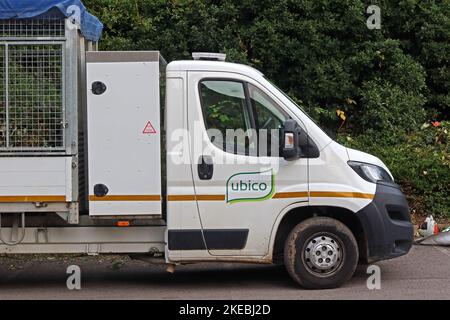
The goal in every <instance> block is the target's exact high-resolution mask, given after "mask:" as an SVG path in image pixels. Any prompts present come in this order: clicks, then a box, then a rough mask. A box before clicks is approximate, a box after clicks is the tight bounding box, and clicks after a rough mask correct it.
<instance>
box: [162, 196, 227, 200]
mask: <svg viewBox="0 0 450 320" xmlns="http://www.w3.org/2000/svg"><path fill="white" fill-rule="evenodd" d="M167 200H168V201H195V200H197V201H224V200H225V195H223V194H199V195H197V196H196V195H182V194H174V195H169V196H167Z"/></svg>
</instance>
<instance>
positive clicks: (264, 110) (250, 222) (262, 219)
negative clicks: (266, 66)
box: [188, 72, 308, 257]
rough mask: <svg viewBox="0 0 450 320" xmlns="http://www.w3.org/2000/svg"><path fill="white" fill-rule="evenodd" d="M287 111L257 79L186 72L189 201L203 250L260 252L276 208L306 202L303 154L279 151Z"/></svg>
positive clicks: (265, 246)
mask: <svg viewBox="0 0 450 320" xmlns="http://www.w3.org/2000/svg"><path fill="white" fill-rule="evenodd" d="M291 117H292V115H291V114H290V113H289V112H288V111H287V110H286V109H285V108H284V107H283V106H282V105H281V103H280V101H279V100H277V98H276V96H275V95H273V94H272V93H271V92H268V91H267V90H266V89H265V88H264V87H263V86H262V85H261V84H260V83H258V82H256V81H254V80H253V79H251V78H248V77H246V76H243V75H238V74H235V73H223V72H220V73H218V72H217V73H216V72H208V73H205V72H188V130H189V132H190V135H191V139H190V141H191V144H190V150H191V152H190V154H191V165H192V174H193V181H194V189H195V201H196V202H197V208H198V214H199V218H200V221H201V226H202V233H203V240H204V242H205V245H206V248H207V250H208V253H209V255H213V256H243V255H245V256H255V257H263V256H265V255H267V253H268V250H269V240H270V236H271V231H272V228H273V224H274V222H275V220H276V218H277V216H278V215H279V214H280V212H281V211H282V209H283V208H284V207H286V206H287V205H289V204H291V203H293V202H302V201H308V180H307V171H308V170H307V169H308V168H307V164H308V162H307V159H299V160H296V161H285V160H284V159H283V158H281V157H279V154H278V153H279V152H278V151H279V130H280V129H281V128H282V126H283V122H284V121H285V120H286V119H288V118H291Z"/></svg>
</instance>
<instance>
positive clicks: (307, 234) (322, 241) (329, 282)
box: [284, 217, 358, 289]
mask: <svg viewBox="0 0 450 320" xmlns="http://www.w3.org/2000/svg"><path fill="white" fill-rule="evenodd" d="M284 264H285V266H286V269H287V271H288V272H289V274H290V276H291V277H292V278H293V279H294V281H296V282H297V283H298V284H300V285H301V286H303V287H305V288H307V289H327V288H336V287H339V286H340V285H342V284H343V283H344V282H346V281H347V280H349V279H350V278H351V277H352V275H353V273H354V272H355V269H356V266H357V264H358V245H357V242H356V239H355V237H354V235H353V233H352V232H351V231H350V229H348V228H347V226H345V225H344V224H343V223H342V222H340V221H337V220H335V219H331V218H326V217H315V218H311V219H308V220H305V221H303V222H301V223H299V224H298V225H297V226H295V227H294V229H292V231H291V232H290V234H289V235H288V237H287V239H286V242H285V246H284Z"/></svg>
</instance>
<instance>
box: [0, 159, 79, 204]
mask: <svg viewBox="0 0 450 320" xmlns="http://www.w3.org/2000/svg"><path fill="white" fill-rule="evenodd" d="M71 163H72V158H71V157H0V196H65V197H66V201H68V202H69V201H73V200H75V199H72V175H71Z"/></svg>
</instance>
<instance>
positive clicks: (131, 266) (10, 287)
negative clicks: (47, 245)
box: [0, 246, 450, 300]
mask: <svg viewBox="0 0 450 320" xmlns="http://www.w3.org/2000/svg"><path fill="white" fill-rule="evenodd" d="M72 264H76V265H78V266H80V268H81V290H68V289H67V287H66V280H67V277H68V276H69V275H68V274H66V270H67V267H68V266H69V265H72ZM377 265H378V266H379V267H380V268H381V289H380V290H369V289H367V286H366V281H367V277H368V275H367V274H366V268H367V266H360V267H358V270H357V272H356V274H355V276H354V277H353V278H352V279H351V281H350V282H348V283H347V284H345V285H344V286H343V287H341V288H339V289H333V290H315V291H311V290H303V289H301V288H299V287H297V286H296V285H295V284H294V283H293V282H292V281H291V279H290V278H289V276H288V274H287V272H286V271H285V270H284V268H283V267H279V266H262V265H250V264H228V263H227V264H217V263H214V264H212V263H211V264H199V265H187V266H180V267H177V269H176V272H175V273H174V274H169V273H167V272H166V271H165V267H164V266H151V265H148V264H146V263H144V262H140V261H135V260H129V259H127V258H125V257H120V256H102V257H85V256H84V257H67V256H66V257H63V258H55V257H48V256H45V257H43V256H36V257H34V258H33V259H30V258H29V257H28V258H26V259H24V258H23V257H13V258H10V257H8V258H7V257H0V300H4V299H90V300H91V299H450V247H447V248H444V247H424V246H414V247H413V248H412V250H411V252H410V253H409V254H408V255H407V256H404V257H401V258H397V259H393V260H389V261H383V262H379V263H377Z"/></svg>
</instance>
